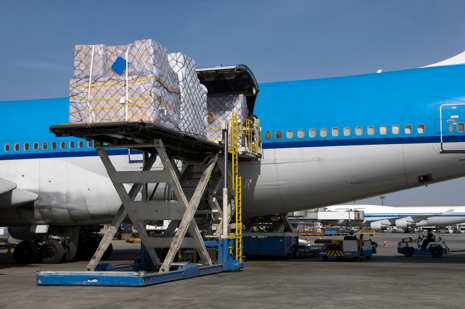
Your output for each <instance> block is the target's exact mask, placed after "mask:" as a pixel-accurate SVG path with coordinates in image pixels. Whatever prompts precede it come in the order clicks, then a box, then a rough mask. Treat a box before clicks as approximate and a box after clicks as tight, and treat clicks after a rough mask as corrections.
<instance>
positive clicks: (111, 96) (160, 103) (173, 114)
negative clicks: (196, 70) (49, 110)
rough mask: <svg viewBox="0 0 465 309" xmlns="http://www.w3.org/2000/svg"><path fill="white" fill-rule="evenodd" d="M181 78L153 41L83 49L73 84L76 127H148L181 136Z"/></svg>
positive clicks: (76, 58)
mask: <svg viewBox="0 0 465 309" xmlns="http://www.w3.org/2000/svg"><path fill="white" fill-rule="evenodd" d="M180 104H181V98H180V89H179V81H178V75H177V74H176V73H175V72H174V71H173V70H172V69H171V67H170V65H169V62H168V54H167V51H166V48H165V47H164V46H162V45H161V44H159V43H157V42H155V41H153V40H141V41H135V42H134V43H131V44H127V45H121V46H105V45H78V46H76V50H75V55H74V77H73V79H72V80H71V82H70V105H69V107H70V116H69V121H70V123H79V122H82V123H87V122H108V121H144V122H152V123H156V124H160V125H163V126H166V127H168V128H172V129H176V130H180Z"/></svg>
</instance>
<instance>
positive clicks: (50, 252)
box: [41, 240, 65, 264]
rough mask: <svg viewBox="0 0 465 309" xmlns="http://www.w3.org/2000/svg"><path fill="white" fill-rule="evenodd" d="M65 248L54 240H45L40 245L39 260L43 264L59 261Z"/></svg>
mask: <svg viewBox="0 0 465 309" xmlns="http://www.w3.org/2000/svg"><path fill="white" fill-rule="evenodd" d="M64 253H65V250H64V248H63V246H62V245H61V243H59V242H57V241H55V240H49V241H46V242H45V243H44V244H43V245H42V250H41V261H42V263H44V264H56V263H60V262H61V260H62V259H63V256H64Z"/></svg>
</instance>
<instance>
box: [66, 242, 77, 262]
mask: <svg viewBox="0 0 465 309" xmlns="http://www.w3.org/2000/svg"><path fill="white" fill-rule="evenodd" d="M65 251H66V252H65V254H64V255H65V260H66V262H72V261H74V258H75V257H76V252H77V250H76V246H75V245H74V244H73V243H72V242H70V243H68V247H67V248H66V250H65Z"/></svg>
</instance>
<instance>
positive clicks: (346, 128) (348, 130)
mask: <svg viewBox="0 0 465 309" xmlns="http://www.w3.org/2000/svg"><path fill="white" fill-rule="evenodd" d="M344 136H350V128H349V127H345V128H344Z"/></svg>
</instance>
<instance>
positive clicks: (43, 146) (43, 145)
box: [42, 142, 48, 150]
mask: <svg viewBox="0 0 465 309" xmlns="http://www.w3.org/2000/svg"><path fill="white" fill-rule="evenodd" d="M47 148H48V145H47V142H43V143H42V149H43V150H47Z"/></svg>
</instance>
